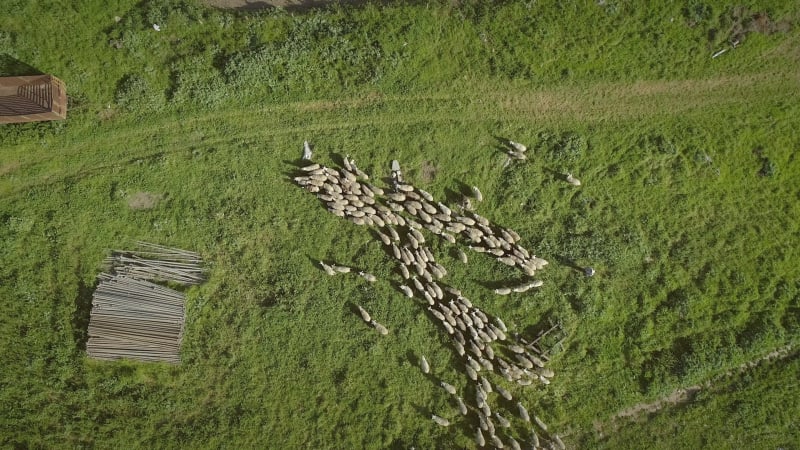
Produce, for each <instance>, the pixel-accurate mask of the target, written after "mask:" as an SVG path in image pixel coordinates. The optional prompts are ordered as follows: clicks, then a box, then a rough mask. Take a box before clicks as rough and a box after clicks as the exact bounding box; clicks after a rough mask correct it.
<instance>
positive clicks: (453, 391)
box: [439, 381, 456, 395]
mask: <svg viewBox="0 0 800 450" xmlns="http://www.w3.org/2000/svg"><path fill="white" fill-rule="evenodd" d="M439 385H440V386H441V387H442V388H443V389H444V390H445V391H447V393H448V394H451V395H456V387H455V386H453V385H452V384H450V383H446V382H444V381H442V382H440V383H439Z"/></svg>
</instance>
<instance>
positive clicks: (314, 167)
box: [294, 143, 563, 448]
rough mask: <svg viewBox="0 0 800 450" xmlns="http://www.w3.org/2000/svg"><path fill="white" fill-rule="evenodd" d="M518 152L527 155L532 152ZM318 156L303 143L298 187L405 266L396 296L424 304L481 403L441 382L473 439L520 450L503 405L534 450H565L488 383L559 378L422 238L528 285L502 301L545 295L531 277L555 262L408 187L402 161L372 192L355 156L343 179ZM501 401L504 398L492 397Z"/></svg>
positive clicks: (333, 268) (331, 269)
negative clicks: (471, 295) (455, 280)
mask: <svg viewBox="0 0 800 450" xmlns="http://www.w3.org/2000/svg"><path fill="white" fill-rule="evenodd" d="M517 145H520V144H517ZM515 151H517V152H519V153H520V154H523V155H524V151H519V150H518V149H517V150H515ZM311 154H312V153H311V150H310V146H309V145H308V143H305V144H304V158H303V159H304V160H307V164H306V165H304V166H302V167H301V169H300V170H301V173H300V174H298V176H296V177H295V178H294V180H295V182H297V183H298V184H299V185H300V186H302V187H303V188H305V189H306V190H308V191H310V192H312V193H314V194H315V195H316V196H317V197H318V198H319V199H320V200H321V201H322V202H323V203H324V204H325V206H326V208H327V210H328V211H329V212H331V213H332V214H335V215H337V216H339V217H342V218H345V219H347V220H350V221H351V222H353V223H355V224H357V225H366V226H370V227H372V229H373V232H374V235H375V236H376V237H377V238H378V239H380V241H381V242H382V243H383V244H384V249H385V251H386V252H387V253H388V254H389V255H390V256H391V257H392V258H394V260H395V261H396V263H397V268H398V272H399V275H400V276H401V277H402V280H403V281H402V282H401V283H399V284H398V285H397V287H398V289H399V290H400V291H401V292H402V293H403V294H404V295H405V296H407V297H409V298H417V299H420V301H421V304H422V305H424V306H425V308H426V310H427V311H428V313H429V314H430V317H431V318H432V319H433V320H434V322H436V323H438V324H440V325H441V327H442V328H443V329H444V330H445V331H446V333H447V334H448V336H449V337H450V339H451V343H452V345H453V347H454V348H455V351H456V353H457V354H458V355H459V356H460V358H461V361H462V363H463V369H464V372H465V374H466V376H467V378H468V379H469V380H470V382H469V383H468V385H467V387H465V388H464V389H463V390H464V391H465V392H466V391H471V393H472V394H473V395H471V396H468V397H467V396H464V397H462V396H461V395H459V389H458V388H456V387H455V386H454V385H452V384H449V383H447V382H444V381H440V384H441V386H442V387H443V388H444V389H445V391H446V392H447V393H448V394H450V395H452V396H454V398H455V401H456V404H457V405H458V411H459V412H460V414H462V415H465V416H469V415H473V417H474V418H477V420H476V421H474V422H477V424H478V427H477V429H476V430H475V441H476V443H477V444H478V445H479V446H484V445H491V446H494V447H496V448H504V446H505V445H508V446H509V447H510V448H519V443H518V441H517V440H516V439H515V438H514V437H513V436H512V434H513V431H512V430H513V427H512V421H511V420H509V419H508V418H506V417H504V416H503V415H501V414H500V412H499V411H498V409H499V408H498V407H497V406H495V407H492V406H491V405H490V403H491V400H496V402H495V404H496V405H500V406H506V407H508V405H513V408H511V409H512V413H513V414H514V415H515V416H518V419H519V423H520V424H521V425H522V426H523V427H524V428H525V429H528V430H529V432H528V433H527V434H528V435H529V439H530V442H531V444H532V446H533V447H534V448H547V447H552V448H563V443H562V442H561V440H560V439H559V437H558V436H557V435H554V434H549V433H548V431H547V427H546V426H545V424H544V423H543V422H542V421H541V420H540V419H539V418H538V417H537V416H536V415H533V420H531V416H530V415H529V414H528V411H527V409H526V408H525V407H524V406H523V404H522V403H520V402H516V403H513V400H514V397H513V396H512V394H511V393H510V392H509V390H507V389H506V388H504V387H503V386H502V383H501V382H499V381H498V382H494V383H492V382H491V381H490V380H489V377H490V374H499V375H501V376H502V378H504V379H505V380H506V382H507V383H509V384H511V385H512V386H513V385H517V386H528V385H531V384H533V383H542V384H549V383H550V378H552V377H553V375H554V374H553V371H552V370H550V369H549V368H547V367H545V364H544V361H542V359H541V358H540V357H538V356H537V355H536V354H535V353H536V351H535V348H534V347H533V346H526V345H524V344H523V345H520V344H519V343H514V342H511V340H509V338H508V336H507V333H508V329H507V328H506V325H505V324H504V323H503V321H502V320H501V319H500V318H499V317H490V316H489V315H487V314H486V313H484V312H483V311H482V310H481V309H480V308H478V307H477V306H475V305H474V304H473V303H472V302H471V301H470V300H469V299H468V298H467V297H465V296H464V295H463V293H462V292H461V291H460V290H458V289H456V288H455V287H452V286H449V285H448V284H446V283H445V282H444V281H443V278H445V277H446V276H447V270H446V269H445V267H444V266H442V265H441V264H440V263H439V262H438V261H436V258H435V257H434V254H433V253H432V252H431V251H430V249H429V248H428V246H427V245H426V243H427V240H426V237H425V234H424V232H429V233H431V234H434V235H437V236H439V237H441V238H443V239H445V240H447V241H448V242H450V243H451V244H456V243H457V242H458V241H459V240H460V241H461V242H462V243H464V244H466V246H467V248H469V249H471V250H472V251H474V252H478V253H484V254H486V255H488V256H491V257H493V258H495V259H496V260H497V261H499V262H500V263H502V264H506V265H508V266H511V267H515V268H517V269H519V270H520V271H522V272H523V273H524V274H525V275H526V276H527V277H530V278H529V279H528V281H526V282H524V283H522V284H519V285H516V286H508V287H501V288H498V289H496V290H495V293H497V294H500V295H508V294H511V293H512V292H525V291H527V290H528V289H531V288H536V287H539V286H541V285H542V281H541V280H537V279H534V278H532V277H533V276H534V275H535V274H536V272H537V271H538V270H540V269H542V268H543V267H544V266H546V265H547V261H546V260H544V259H542V258H539V257H537V256H535V255H533V254H531V253H530V252H529V251H528V250H527V249H525V248H524V247H523V246H522V245H520V243H519V241H520V236H519V235H518V234H517V233H516V232H514V231H513V230H511V229H508V228H503V227H500V226H497V225H494V224H492V223H491V222H490V221H489V220H487V219H486V218H484V217H482V216H480V215H479V214H477V213H475V212H474V211H470V210H469V209H468V208H462V209H461V211H454V210H453V209H450V208H449V207H448V206H446V205H445V204H443V203H441V202H438V201H435V200H434V198H433V196H432V195H431V194H430V193H428V192H426V191H424V190H422V189H419V188H417V187H415V186H413V185H411V184H410V183H407V182H405V181H404V179H403V175H402V172H401V170H400V166H399V164H398V163H397V162H396V161H394V162H393V164H392V178H391V179H392V187H391V189H385V190H384V189H382V188H379V187H376V186H374V185H372V184H370V183H369V176H368V175H367V174H366V173H364V172H363V171H361V170H360V169H359V168H358V167H357V166H356V164H355V161H353V160H351V159H349V157H345V158H344V160H343V166H344V167H342V168H341V169H338V170H337V169H334V168H330V167H325V166H322V165H320V164H316V163H312V162H311V161H310V159H311ZM518 159H519V158H518ZM472 197H473V199H475V200H476V201H481V200H482V197H483V196H482V194H481V193H480V190H478V188H477V187H475V188H473V196H472ZM459 238H460V239H459ZM457 252H458V255H459V259H460V260H461V261H462V262H464V263H466V262H467V255H466V253H464V252H463V250H461V249H458V250H457ZM320 266H321V267H322V269H323V270H325V272H326V273H328V274H329V275H337V274H339V273H347V272H350V271H351V270H350V268H349V267H346V266H338V265H333V264H326V263H324V262H320ZM359 274H360V275H361V276H362V277H364V278H365V279H366V280H367V281H371V282H374V281H376V277H375V276H374V275H371V274H368V273H366V272H359ZM423 300H424V302H422V301H423ZM357 308H358V310H359V313H360V315H361V317H362V319H363V320H364V321H365V322H367V323H369V324H370V325H372V326H373V327H374V328H375V329H376V330H377V331H378V332H379V333H380V334H384V335H385V334H388V332H389V331H388V329H387V328H386V327H385V326H383V325H382V324H380V323H378V322H377V321H375V320H374V319H373V318H372V317H371V316H370V314H369V312H367V311H366V310H365V309H364V308H363V307H362V306H360V305H358V306H357ZM420 365H421V369H422V371H423V372H424V373H426V374H427V373H429V372H430V364H429V363H428V361H427V360H426V359H425V358H424V356H423V357H422V358H421V361H420ZM493 393H494V394H496V395H493V396H492V395H490V394H493ZM464 398H474V400H475V401H474V403H473V402H465V400H464ZM468 403H469V406H468ZM446 416H447V414H441V416H440V415H435V414H434V415H433V416H432V419H433V421H434V422H435V423H437V424H438V425H441V426H449V425H450V420H449V419H447V418H445V417H446ZM508 417H511V415H508ZM533 424H535V426H536V428H534V427H533ZM537 429H538V432H537V431H536V430H537Z"/></svg>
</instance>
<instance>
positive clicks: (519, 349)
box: [508, 344, 525, 353]
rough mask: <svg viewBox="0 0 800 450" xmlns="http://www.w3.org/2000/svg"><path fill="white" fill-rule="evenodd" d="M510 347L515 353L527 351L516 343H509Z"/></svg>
mask: <svg viewBox="0 0 800 450" xmlns="http://www.w3.org/2000/svg"><path fill="white" fill-rule="evenodd" d="M508 349H509V350H511V351H512V352H514V353H525V349H524V348H522V347H520V346H519V345H516V344H509V346H508Z"/></svg>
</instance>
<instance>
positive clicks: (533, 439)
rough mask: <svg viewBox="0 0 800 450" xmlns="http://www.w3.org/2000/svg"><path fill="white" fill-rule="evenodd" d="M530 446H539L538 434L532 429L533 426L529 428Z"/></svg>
mask: <svg viewBox="0 0 800 450" xmlns="http://www.w3.org/2000/svg"><path fill="white" fill-rule="evenodd" d="M531 446H533V448H538V447H539V436H538V435H537V434H536V432H535V431H533V428H531Z"/></svg>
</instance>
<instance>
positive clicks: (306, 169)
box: [300, 163, 322, 172]
mask: <svg viewBox="0 0 800 450" xmlns="http://www.w3.org/2000/svg"><path fill="white" fill-rule="evenodd" d="M321 168H322V166H320V165H319V164H316V163H314V164H309V165H307V166H305V167H301V168H300V170H302V171H304V172H311V171H314V170H318V169H321Z"/></svg>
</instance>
